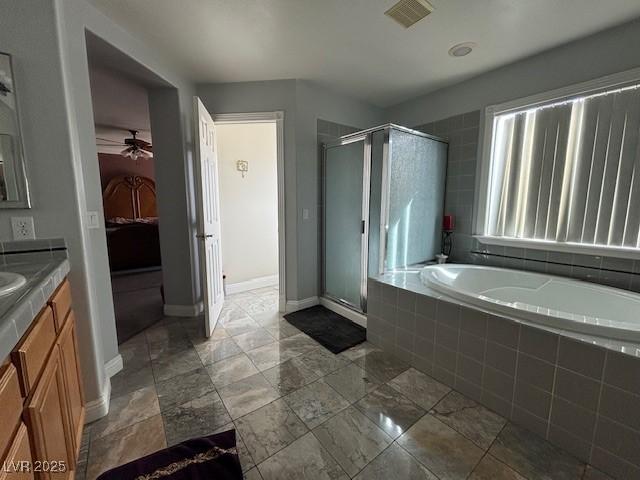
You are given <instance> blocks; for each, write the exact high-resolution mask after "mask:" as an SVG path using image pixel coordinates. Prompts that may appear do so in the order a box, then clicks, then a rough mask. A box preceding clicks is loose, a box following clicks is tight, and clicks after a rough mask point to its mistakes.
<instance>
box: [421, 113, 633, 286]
mask: <svg viewBox="0 0 640 480" xmlns="http://www.w3.org/2000/svg"><path fill="white" fill-rule="evenodd" d="M480 118H481V115H480V111H478V110H476V111H473V112H468V113H465V114H461V115H456V116H453V117H449V118H445V119H443V120H439V121H436V122H431V123H427V124H423V125H419V126H416V127H413V128H415V129H416V130H419V131H422V132H425V133H430V134H432V135H438V136H440V137H444V138H446V139H448V140H449V159H448V164H447V180H446V182H447V183H446V195H445V213H450V214H453V215H455V217H456V225H455V232H454V235H453V251H452V254H451V260H452V261H454V262H458V263H475V264H480V265H491V266H495V267H506V268H516V269H519V270H532V271H536V272H543V273H549V274H552V275H562V276H565V277H571V278H577V279H579V280H586V281H589V282H594V283H601V284H604V285H609V286H611V287H617V288H624V289H627V290H633V291H636V292H640V261H633V260H629V259H623V258H615V257H607V256H596V255H582V254H571V253H565V252H552V251H546V250H537V249H535V250H534V249H525V248H513V247H503V246H498V245H485V244H482V243H480V242H478V241H477V240H475V239H474V238H473V237H472V233H473V225H472V222H473V208H474V196H475V188H476V168H477V162H478V155H479V149H478V142H479V124H480Z"/></svg>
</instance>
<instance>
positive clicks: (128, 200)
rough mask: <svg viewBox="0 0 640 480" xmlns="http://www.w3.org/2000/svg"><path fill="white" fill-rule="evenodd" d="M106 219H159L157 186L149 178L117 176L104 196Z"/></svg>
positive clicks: (109, 184)
mask: <svg viewBox="0 0 640 480" xmlns="http://www.w3.org/2000/svg"><path fill="white" fill-rule="evenodd" d="M102 201H103V204H104V217H105V218H106V219H110V218H117V217H121V218H128V219H132V220H137V219H139V218H146V217H157V216H158V213H157V209H156V184H155V182H154V181H153V180H151V179H150V178H147V177H139V176H124V175H122V176H117V177H114V178H112V179H111V180H110V181H109V183H108V184H107V187H106V188H105V189H104V193H103V195H102Z"/></svg>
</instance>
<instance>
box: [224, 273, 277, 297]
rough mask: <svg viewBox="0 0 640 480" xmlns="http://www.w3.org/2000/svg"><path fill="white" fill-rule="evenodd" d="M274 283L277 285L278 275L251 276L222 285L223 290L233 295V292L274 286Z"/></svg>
mask: <svg viewBox="0 0 640 480" xmlns="http://www.w3.org/2000/svg"><path fill="white" fill-rule="evenodd" d="M276 285H278V275H268V276H266V277H258V278H252V279H251V280H246V281H244V282H238V283H228V284H226V285H225V286H224V290H225V293H226V294H227V295H233V294H234V293H241V292H246V291H248V290H255V289H256V288H264V287H275V286H276Z"/></svg>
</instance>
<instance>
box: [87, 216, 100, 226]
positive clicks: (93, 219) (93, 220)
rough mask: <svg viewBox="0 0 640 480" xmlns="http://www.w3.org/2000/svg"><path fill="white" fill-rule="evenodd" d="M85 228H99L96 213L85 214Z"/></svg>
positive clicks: (98, 219)
mask: <svg viewBox="0 0 640 480" xmlns="http://www.w3.org/2000/svg"><path fill="white" fill-rule="evenodd" d="M87 227H88V228H99V227H100V217H99V216H98V212H87Z"/></svg>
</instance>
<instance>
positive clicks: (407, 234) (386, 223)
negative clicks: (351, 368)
mask: <svg viewBox="0 0 640 480" xmlns="http://www.w3.org/2000/svg"><path fill="white" fill-rule="evenodd" d="M447 148H448V145H447V142H446V141H445V140H443V139H440V138H437V137H434V136H432V135H427V134H424V133H422V132H418V131H415V130H410V129H407V128H404V127H399V126H397V125H393V124H388V125H382V126H380V127H375V128H371V129H368V130H363V131H361V132H356V133H353V134H351V135H346V136H344V137H341V138H339V139H338V140H336V141H335V142H332V143H328V144H325V145H324V146H323V224H322V236H323V242H322V246H323V249H322V253H323V258H322V264H323V265H322V267H323V268H322V295H323V297H325V298H327V299H329V300H332V301H334V302H338V303H339V304H342V305H343V306H346V307H348V308H350V309H352V310H355V311H357V312H362V313H365V312H366V311H367V278H368V277H369V276H375V275H378V274H381V273H384V272H389V271H394V270H398V269H404V268H408V267H411V266H417V265H420V264H424V263H426V262H429V261H431V260H433V259H434V257H435V255H436V254H437V253H439V252H440V242H441V226H442V214H443V204H444V189H445V173H446V165H447Z"/></svg>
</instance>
